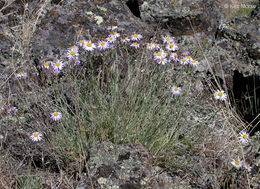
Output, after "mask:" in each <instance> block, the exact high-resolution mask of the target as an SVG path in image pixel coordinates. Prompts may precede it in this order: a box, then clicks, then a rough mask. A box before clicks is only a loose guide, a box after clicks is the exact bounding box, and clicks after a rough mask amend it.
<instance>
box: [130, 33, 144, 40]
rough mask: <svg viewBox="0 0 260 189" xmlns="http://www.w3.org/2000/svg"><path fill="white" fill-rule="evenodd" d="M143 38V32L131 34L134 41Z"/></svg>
mask: <svg viewBox="0 0 260 189" xmlns="http://www.w3.org/2000/svg"><path fill="white" fill-rule="evenodd" d="M142 38H143V36H142V35H141V34H133V35H132V36H131V40H133V41H138V40H140V39H142Z"/></svg>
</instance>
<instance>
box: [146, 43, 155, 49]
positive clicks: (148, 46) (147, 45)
mask: <svg viewBox="0 0 260 189" xmlns="http://www.w3.org/2000/svg"><path fill="white" fill-rule="evenodd" d="M146 48H147V49H148V50H153V49H154V48H155V46H154V43H147V44H146Z"/></svg>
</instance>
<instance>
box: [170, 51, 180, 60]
mask: <svg viewBox="0 0 260 189" xmlns="http://www.w3.org/2000/svg"><path fill="white" fill-rule="evenodd" d="M170 58H171V59H172V60H174V61H178V60H179V59H178V54H177V53H171V55H170Z"/></svg>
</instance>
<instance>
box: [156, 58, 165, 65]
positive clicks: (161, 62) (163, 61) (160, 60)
mask: <svg viewBox="0 0 260 189" xmlns="http://www.w3.org/2000/svg"><path fill="white" fill-rule="evenodd" d="M167 62H168V60H167V59H166V58H161V59H158V60H157V63H158V64H162V65H165V64H167Z"/></svg>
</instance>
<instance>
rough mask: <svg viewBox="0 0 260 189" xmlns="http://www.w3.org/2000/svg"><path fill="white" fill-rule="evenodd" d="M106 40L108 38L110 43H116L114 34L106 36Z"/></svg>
mask: <svg viewBox="0 0 260 189" xmlns="http://www.w3.org/2000/svg"><path fill="white" fill-rule="evenodd" d="M106 40H107V42H109V43H114V42H115V40H116V38H115V37H114V36H109V37H107V38H106Z"/></svg>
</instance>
